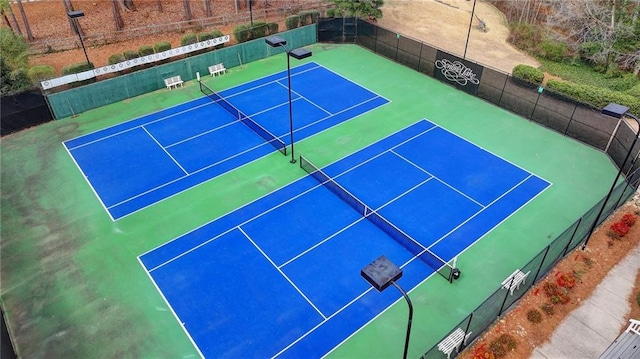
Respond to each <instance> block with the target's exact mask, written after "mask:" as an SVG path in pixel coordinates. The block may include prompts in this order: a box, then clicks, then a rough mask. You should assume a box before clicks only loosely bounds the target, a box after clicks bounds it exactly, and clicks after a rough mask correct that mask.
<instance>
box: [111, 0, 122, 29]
mask: <svg viewBox="0 0 640 359" xmlns="http://www.w3.org/2000/svg"><path fill="white" fill-rule="evenodd" d="M111 13H112V14H113V24H114V25H115V28H116V31H120V30H122V28H123V23H122V17H121V16H120V11H119V9H118V0H111Z"/></svg>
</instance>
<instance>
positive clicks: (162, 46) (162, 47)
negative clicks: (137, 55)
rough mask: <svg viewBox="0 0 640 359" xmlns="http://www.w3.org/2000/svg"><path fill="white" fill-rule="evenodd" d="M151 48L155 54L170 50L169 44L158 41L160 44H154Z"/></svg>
mask: <svg viewBox="0 0 640 359" xmlns="http://www.w3.org/2000/svg"><path fill="white" fill-rule="evenodd" d="M153 48H154V50H156V53H159V52H163V51H167V50H171V44H170V43H168V42H166V41H160V42H156V44H155V45H153Z"/></svg>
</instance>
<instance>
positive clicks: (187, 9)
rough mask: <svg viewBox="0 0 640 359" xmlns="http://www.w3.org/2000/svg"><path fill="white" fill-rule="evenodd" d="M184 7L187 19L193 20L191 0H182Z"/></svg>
mask: <svg viewBox="0 0 640 359" xmlns="http://www.w3.org/2000/svg"><path fill="white" fill-rule="evenodd" d="M182 7H183V8H184V17H185V20H191V18H192V17H193V16H191V6H190V5H189V0H182Z"/></svg>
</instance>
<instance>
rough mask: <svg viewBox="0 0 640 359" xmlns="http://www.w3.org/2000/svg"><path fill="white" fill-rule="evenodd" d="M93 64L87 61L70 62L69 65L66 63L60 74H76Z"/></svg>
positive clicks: (91, 66) (86, 69)
mask: <svg viewBox="0 0 640 359" xmlns="http://www.w3.org/2000/svg"><path fill="white" fill-rule="evenodd" d="M93 68H94V67H93V64H92V63H90V62H89V63H87V62H79V63H76V64H71V65H67V66H65V67H63V68H62V75H71V74H77V73H79V72H84V71H88V70H92V69H93Z"/></svg>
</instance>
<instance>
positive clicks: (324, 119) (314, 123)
mask: <svg viewBox="0 0 640 359" xmlns="http://www.w3.org/2000/svg"><path fill="white" fill-rule="evenodd" d="M377 98H378V97H372V98H370V99H367V100H366V101H362V102H360V103H358V104H355V105H353V106H351V107H347V108H345V109H344V110H340V111H338V112H336V113H334V114H333V115H331V116H326V117H323V118H321V119H319V120H316V121H314V122H311V123H309V124H306V125H304V126H302V127H299V128H296V129H295V130H294V131H293V132H294V133H296V132H298V131H301V130H304V129H305V128H307V127H311V126H314V125H316V124H318V123H320V122H322V121H326V120H328V119H330V118H332V117H334V116H336V115H339V114H341V113H343V112H346V111H349V110H352V109H354V108H356V107H359V106H362V105H364V104H365V103H367V102H371V101H373V100H375V99H377ZM380 98H382V97H380ZM387 103H389V102H387ZM385 105H386V104H385ZM379 107H382V105H380V106H377V107H375V108H372V109H370V110H369V111H365V112H363V113H360V114H358V116H354V117H351V118H349V119H348V120H349V121H350V120H352V119H354V118H356V117H359V116H362V115H364V114H365V113H369V112H371V111H373V110H376V109H378V108H379ZM346 121H347V120H344V121H340V123H337V124H335V125H333V126H331V127H327V128H325V129H323V130H322V131H319V132H316V133H314V134H313V135H314V136H315V135H317V134H319V133H322V132H324V131H327V130H328V129H330V128H333V127H335V126H337V125H339V124H342V123H343V122H346ZM287 135H288V134H284V135H282V136H280V137H279V138H284V137H285V136H287Z"/></svg>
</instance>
